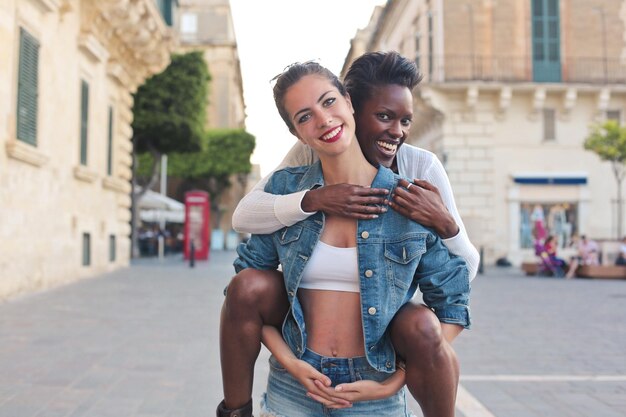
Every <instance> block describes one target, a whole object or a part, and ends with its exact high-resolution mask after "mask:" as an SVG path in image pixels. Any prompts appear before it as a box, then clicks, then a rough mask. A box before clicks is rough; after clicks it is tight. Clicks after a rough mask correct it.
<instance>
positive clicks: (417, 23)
mask: <svg viewBox="0 0 626 417" xmlns="http://www.w3.org/2000/svg"><path fill="white" fill-rule="evenodd" d="M414 25H415V65H417V70H418V71H420V72H421V71H422V69H421V67H420V65H421V59H422V53H421V51H420V42H421V39H422V35H421V33H420V17H419V16H418V17H417V19H415V22H414Z"/></svg>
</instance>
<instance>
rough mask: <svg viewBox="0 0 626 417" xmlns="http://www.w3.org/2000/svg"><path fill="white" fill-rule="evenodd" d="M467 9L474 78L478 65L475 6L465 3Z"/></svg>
mask: <svg viewBox="0 0 626 417" xmlns="http://www.w3.org/2000/svg"><path fill="white" fill-rule="evenodd" d="M465 9H466V10H467V18H468V21H469V32H470V33H469V35H470V36H469V42H470V54H471V61H472V79H473V78H474V76H475V71H476V65H475V51H474V8H473V7H472V5H471V4H469V3H465Z"/></svg>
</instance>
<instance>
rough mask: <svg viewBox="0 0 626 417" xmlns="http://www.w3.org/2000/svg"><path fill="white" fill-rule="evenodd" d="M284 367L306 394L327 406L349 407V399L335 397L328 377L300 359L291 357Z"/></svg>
mask: <svg viewBox="0 0 626 417" xmlns="http://www.w3.org/2000/svg"><path fill="white" fill-rule="evenodd" d="M285 365H286V366H285V369H286V370H287V372H289V373H290V374H291V376H293V377H294V378H295V379H297V380H298V382H300V384H302V386H303V387H304V388H305V389H306V390H307V396H309V397H310V398H312V399H314V400H315V401H317V402H320V403H322V404H324V405H325V406H326V407H329V408H347V407H351V406H352V404H351V403H350V401H347V400H345V399H343V398H339V397H335V396H334V395H333V394H334V392H335V389H334V388H332V387H331V386H330V385H331V381H330V378H328V377H327V376H326V375H324V374H323V373H321V372H319V371H318V370H317V369H315V368H314V367H312V366H311V365H309V364H308V363H307V362H305V361H303V360H301V359H292V360H290V361H289V362H288V363H286V364H285Z"/></svg>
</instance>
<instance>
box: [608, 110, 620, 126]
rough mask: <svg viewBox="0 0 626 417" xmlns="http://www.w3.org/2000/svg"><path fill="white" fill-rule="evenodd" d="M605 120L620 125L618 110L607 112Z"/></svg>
mask: <svg viewBox="0 0 626 417" xmlns="http://www.w3.org/2000/svg"><path fill="white" fill-rule="evenodd" d="M606 120H615V121H616V122H617V123H621V122H622V112H621V111H620V110H607V112H606Z"/></svg>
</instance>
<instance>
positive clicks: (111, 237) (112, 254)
mask: <svg viewBox="0 0 626 417" xmlns="http://www.w3.org/2000/svg"><path fill="white" fill-rule="evenodd" d="M115 249H116V246H115V235H109V262H115V257H116V252H115Z"/></svg>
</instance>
